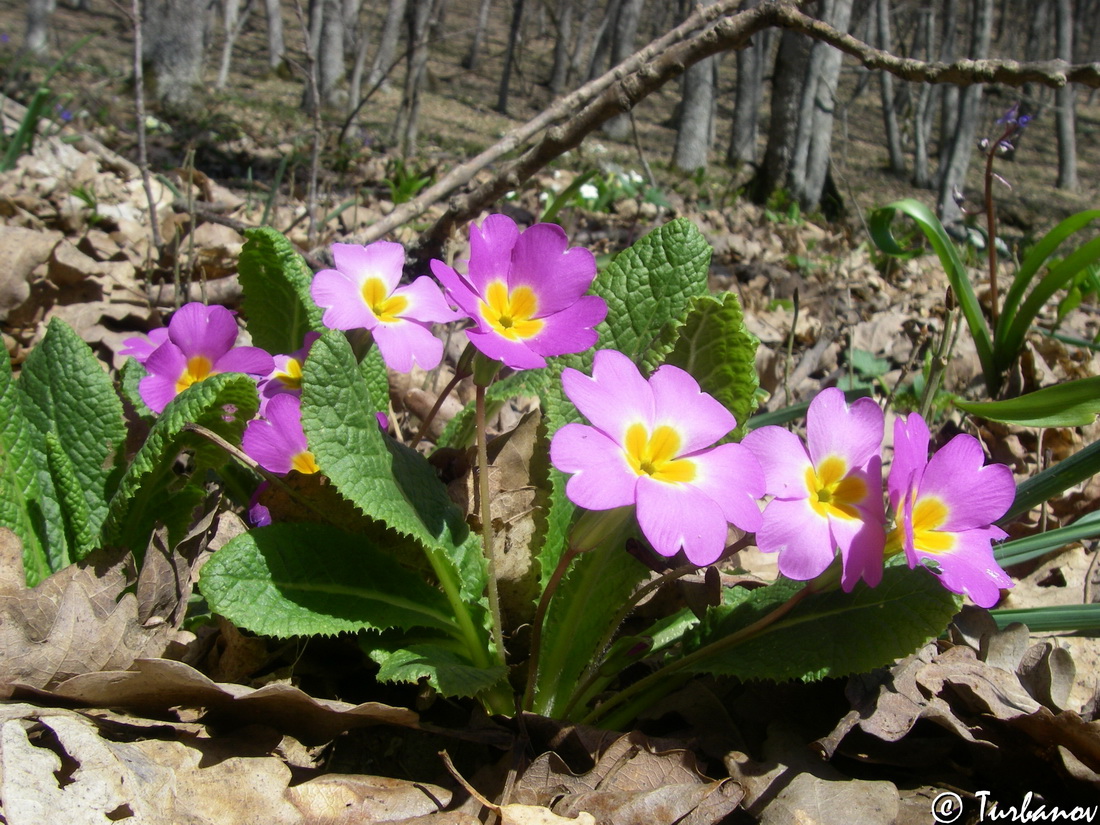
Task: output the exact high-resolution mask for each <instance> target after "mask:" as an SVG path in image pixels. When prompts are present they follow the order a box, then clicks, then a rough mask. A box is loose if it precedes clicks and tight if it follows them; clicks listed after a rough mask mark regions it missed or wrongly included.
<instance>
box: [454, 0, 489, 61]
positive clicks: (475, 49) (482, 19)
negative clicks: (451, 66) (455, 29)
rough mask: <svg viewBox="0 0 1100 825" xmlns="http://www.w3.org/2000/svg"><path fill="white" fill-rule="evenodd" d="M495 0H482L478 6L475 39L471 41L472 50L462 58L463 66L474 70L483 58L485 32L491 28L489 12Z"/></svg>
mask: <svg viewBox="0 0 1100 825" xmlns="http://www.w3.org/2000/svg"><path fill="white" fill-rule="evenodd" d="M492 6H493V0H481V3H479V4H478V7H477V25H476V26H475V27H474V39H473V40H471V41H470V50H469V51H468V52H466V57H464V58H463V59H462V68H464V69H469V70H470V71H473V70H474V69H476V68H477V64H478V61H479V60H480V59H481V45H482V43H484V42H485V33H486V32H487V31H488V30H489V12H490V11H491V10H492Z"/></svg>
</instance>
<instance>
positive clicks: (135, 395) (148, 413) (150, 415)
mask: <svg viewBox="0 0 1100 825" xmlns="http://www.w3.org/2000/svg"><path fill="white" fill-rule="evenodd" d="M148 374H149V373H148V372H147V371H146V369H145V366H144V365H143V364H141V363H139V362H138V360H137V359H136V358H127V359H126V363H125V364H123V365H122V369H121V370H119V373H118V377H119V390H120V391H121V393H122V397H123V399H125V401H126V402H127V403H128V404H129V405H130V406H131V407H133V408H134V412H136V413H137V414H138V416H139V417H140V418H141V419H143V420H144V421H148V422H150V423H152V422H153V420H154V419H156V417H157V414H156V413H155V412H153V411H152V410H151V409H149V407H148V405H147V404H146V403H145V401H144V400H142V397H141V390H140V384H141V379H142V378H144V377H145V376H146V375H148Z"/></svg>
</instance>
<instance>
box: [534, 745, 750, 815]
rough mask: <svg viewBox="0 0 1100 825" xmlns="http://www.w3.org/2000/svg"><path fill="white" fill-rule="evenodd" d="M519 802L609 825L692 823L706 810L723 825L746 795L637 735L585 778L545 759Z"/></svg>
mask: <svg viewBox="0 0 1100 825" xmlns="http://www.w3.org/2000/svg"><path fill="white" fill-rule="evenodd" d="M515 796H516V798H517V799H518V800H519V801H520V802H522V803H525V804H537V805H546V806H550V807H551V808H553V810H554V811H555V812H556V813H560V814H568V815H576V814H579V813H581V812H589V813H591V814H593V815H594V816H595V817H596V819H597V821H599V822H600V823H607V824H608V825H629V823H634V822H646V823H653V825H662V824H663V823H673V822H681V821H686V820H685V819H684V818H685V817H688V816H690V815H691V814H692V812H693V811H696V810H699V809H700V808H703V809H704V810H706V811H707V814H706V816H708V817H713V818H712V819H710V820H709V821H718V820H720V819H722V818H723V817H724V816H725V815H726V814H728V813H729V812H730V811H732V810H733V809H734V808H736V807H737V804H738V802H739V801H740V799H741V791H740V788H739V787H738V786H737V785H735V784H733V783H729V782H728V781H714V780H709V779H707V778H706V777H704V776H703V775H702V774H701V773H700V772H699V769H698V766H697V764H696V760H695V755H694V754H693V753H692V752H691V751H688V750H685V749H680V748H676V749H671V750H665V751H658V750H656V748H655V746H654V744H653V743H651V742H650V741H649V740H647V739H646V737H645V736H643V735H642V734H640V733H638V732H637V731H635V732H632V733H629V734H627V735H626V736H622V737H620V738H618V739H617V740H615V742H613V743H612V744H611V745H610V747H608V748H607V750H606V751H604V752H603V753H602V754H601V755H600V757H599V759H598V760H597V762H596V765H595V767H594V768H593V769H592V770H590V771H588V772H587V773H584V774H582V775H579V776H578V775H576V774H574V773H572V771H570V770H569V768H568V766H567V765H566V764H565V762H564V761H563V760H562V759H561V757H560V756H558V755H557V754H556V753H545V754H543V755H541V756H539V757H538V758H536V759H535V761H534V762H532V763H531V765H530V766H529V767H528V768H527V770H526V771H525V772H524V774H523V776H522V777H521V778H520V780H519V781H518V782H517V783H516V789H515ZM704 821H706V820H704Z"/></svg>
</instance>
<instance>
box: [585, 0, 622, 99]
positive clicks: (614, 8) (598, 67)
mask: <svg viewBox="0 0 1100 825" xmlns="http://www.w3.org/2000/svg"><path fill="white" fill-rule="evenodd" d="M622 4H623V0H608V4H607V10H606V11H605V12H604V15H603V17H602V18H601V19H600V25H599V26H598V27H597V28H596V31H595V32H594V34H593V38H592V42H593V44H594V45H593V46H592V55H591V56H590V57H589V60H588V78H587V79H588V80H594V79H595V78H597V77H599V76H600V75H602V74H603V73H604V72H605V71H607V69H608V66H607V62H608V56H609V55H610V54H611V41H612V40H613V39H614V37H615V34H614V32H615V21H616V20H617V19H618V17H619V9H620V8H622ZM611 65H615V64H614V62H612V64H611Z"/></svg>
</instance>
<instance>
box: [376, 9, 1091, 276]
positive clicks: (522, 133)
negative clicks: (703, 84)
mask: <svg viewBox="0 0 1100 825" xmlns="http://www.w3.org/2000/svg"><path fill="white" fill-rule="evenodd" d="M739 6H740V0H719V2H716V3H713V4H711V5H708V6H704V7H702V8H699V9H697V10H696V12H695V13H694V14H692V15H691V16H690V17H689V18H688V19H687V20H685V21H684V22H683V23H682V24H681V25H679V26H677V27H676V28H675V29H673V30H672V31H670V32H668V33H667V34H665V35H662V36H661V37H659V38H657V39H656V40H654V41H653V42H652V43H650V44H649V45H647V46H645V47H644V48H643V49H641V50H640V51H638V52H637V53H636V54H634V55H632V56H631V57H630V58H629V59H627V60H626V61H624V62H623V63H621V64H619V65H618V66H616V67H615V68H614V69H612V70H611V71H609V72H607V73H606V74H604V75H602V76H601V77H599V78H596V79H595V80H593V81H591V82H589V83H587V84H585V85H584V86H582V87H580V88H579V89H577V90H575V91H573V92H571V93H570V94H568V95H566V96H565V97H562V98H559V99H558V100H557V101H555V102H554V103H553V104H552V105H551V106H550V107H549V108H547V109H546V110H545V111H543V112H541V113H540V114H539V115H537V116H536V117H534V118H532V119H531V120H529V121H528V122H527V123H524V124H523V125H521V126H517V127H516V128H515V129H513V130H511V131H510V132H508V134H506V135H505V136H504V137H503V138H502V139H501V140H499V141H498V142H497V143H495V144H494V145H493V146H490V147H489V148H488V149H486V150H485V151H484V152H482V153H481V154H479V155H478V156H477V157H475V158H473V159H471V160H469V161H467V162H466V163H464V164H461V165H460V166H457V167H455V168H454V169H452V170H451V171H450V172H449V173H448V174H446V175H444V176H443V177H442V178H441V179H440V180H439V181H438V182H436V183H435V184H434V185H432V186H430V187H429V188H427V189H425V190H424V191H423V192H421V193H420V195H419V196H417V197H416V198H414V199H413V200H411V201H409V202H408V203H405V204H401V205H400V206H398V207H397V208H396V209H394V210H393V212H391V213H390V214H389V215H388V216H386V217H385V218H383V219H382V220H380V221H378V222H377V223H375V224H373V225H372V226H371V227H370V228H369V229H367V231H366V232H365V233H364V237H363V238H362V242H363V243H370V242H372V241H375V240H378V239H379V238H382V237H384V236H385V235H387V234H388V233H390V232H392V231H393V230H394V229H396V228H398V227H399V226H402V225H404V224H406V223H408V222H409V221H410V220H413V219H414V218H417V217H419V216H420V215H423V214H424V213H425V212H426V211H427V210H428V209H429V208H430V207H431V206H432V205H434V204H436V203H438V202H440V201H443V200H446V199H448V198H453V200H452V201H451V203H450V204H449V206H448V209H447V211H446V212H445V213H444V215H443V216H442V217H440V218H439V219H438V220H437V221H436V222H435V224H434V225H433V226H432V227H431V228H430V229H429V230H428V231H427V232H426V233H425V234H424V235H423V236H422V238H421V241H420V243H419V246H418V248H417V249H416V250H415V252H414V255H415V256H416V257H417V258H421V259H422V258H425V257H428V256H438V255H439V254H440V252H441V249H442V244H443V243H444V242H445V241H446V239H447V238H448V237H449V236H450V234H451V232H452V231H453V230H454V228H455V227H456V226H457V225H459V224H461V223H464V222H465V221H468V220H470V219H471V218H473V217H476V216H477V215H478V214H479V213H480V212H481V211H482V210H484V209H485V208H486V207H488V206H489V205H491V204H492V203H493V202H495V201H496V200H498V199H499V198H500V197H501V196H502V195H503V194H504V193H505V192H507V191H509V190H510V189H515V188H517V187H518V186H520V185H521V184H522V183H523V182H525V181H526V180H527V179H529V178H530V177H531V176H532V175H533V174H535V173H536V172H537V171H539V170H540V169H541V168H543V167H544V166H545V165H546V164H547V163H549V162H550V161H551V160H553V159H554V158H556V157H558V156H559V155H561V154H562V153H563V152H566V151H568V150H569V149H572V148H573V147H575V146H577V145H579V144H580V142H581V141H582V140H583V139H584V138H585V137H586V136H587V135H588V134H590V133H591V132H593V131H594V130H596V129H598V128H599V127H600V126H601V125H602V124H603V123H604V122H605V121H606V120H608V119H609V118H611V117H613V116H614V115H617V114H621V113H623V112H626V111H629V110H630V109H631V108H632V107H633V106H635V105H636V104H637V103H638V102H639V101H640V100H642V99H643V98H644V97H646V96H647V95H649V94H651V93H653V92H654V91H656V90H657V89H659V88H660V87H661V86H663V85H664V84H665V83H667V82H669V81H670V80H673V79H675V78H676V77H678V76H679V75H680V74H682V73H683V71H684V70H685V69H686V68H687V67H688V66H690V65H692V64H693V63H696V62H698V61H699V60H702V59H703V58H705V57H709V56H710V55H712V54H717V53H719V52H724V51H730V50H737V49H741V48H745V47H746V46H748V45H749V44H750V40H751V38H752V36H753V35H755V34H756V33H758V32H760V31H763V30H764V29H768V28H782V29H790V30H792V31H798V32H801V33H803V34H806V35H808V36H810V37H813V38H815V39H817V40H820V41H822V42H824V43H827V44H829V45H831V46H833V47H834V48H837V49H839V50H841V51H843V52H844V53H846V54H849V55H851V56H852V57H854V58H856V59H857V60H859V61H860V63H862V64H863V65H864V66H866V67H867V68H870V69H882V70H884V71H887V72H889V73H891V74H893V75H896V76H897V77H900V78H902V79H905V80H908V81H911V82H923V83H951V84H956V85H970V84H973V83H990V82H996V83H1002V84H1005V85H1008V86H1020V85H1023V84H1024V83H1040V84H1043V85H1045V86H1051V87H1054V88H1058V87H1060V86H1063V85H1065V84H1066V83H1068V82H1072V83H1079V84H1081V85H1083V86H1088V87H1091V88H1100V63H1087V64H1076V65H1070V64H1067V63H1065V62H1064V61H1060V60H1047V61H1039V62H1033V63H1020V62H1018V61H1015V60H958V61H955V62H953V63H938V62H925V61H920V60H914V59H910V58H902V57H897V56H895V55H892V54H890V53H888V52H885V51H882V50H881V49H876V48H873V47H872V46H869V45H868V44H866V43H864V42H863V41H861V40H859V39H857V38H855V37H853V36H852V35H849V34H845V33H844V32H841V31H838V30H837V29H835V28H833V27H832V26H829V25H828V24H826V23H823V22H821V21H820V20H817V19H815V18H813V17H811V16H809V15H807V14H805V13H803V12H802V11H801V10H800V8H799V4H798V3H796V2H792V0H766V1H765V2H764V3H761V4H760V5H759V6H756V7H754V8H752V9H748V10H745V11H737V8H738V7H739ZM540 133H545V134H543V136H542V137H541V139H540V140H539V141H538V142H537V143H535V144H534V145H532V146H530V147H529V148H527V149H526V150H525V151H524V153H523V154H522V155H521V156H520V157H518V158H516V159H514V160H512V161H510V162H508V163H506V164H504V165H503V166H502V167H501V168H500V170H499V171H498V172H496V174H495V175H494V176H493V178H492V179H491V180H489V181H487V182H485V183H483V184H481V185H480V186H478V187H476V188H475V189H472V190H471V191H469V192H467V193H465V194H461V195H458V196H457V197H455V195H456V193H458V192H460V190H461V189H462V188H463V187H465V186H467V185H468V184H469V183H470V181H472V180H473V179H474V177H475V176H476V175H477V174H478V173H479V172H481V171H482V170H483V169H485V168H486V167H488V166H490V165H491V164H493V163H495V162H497V161H499V160H500V159H501V158H503V157H504V156H506V155H508V154H510V153H512V152H514V151H516V150H517V149H520V148H521V147H522V146H523V145H524V144H526V143H528V142H529V141H531V140H533V139H534V138H535V137H536V136H537V135H539V134H540Z"/></svg>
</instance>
